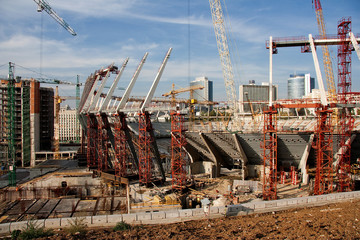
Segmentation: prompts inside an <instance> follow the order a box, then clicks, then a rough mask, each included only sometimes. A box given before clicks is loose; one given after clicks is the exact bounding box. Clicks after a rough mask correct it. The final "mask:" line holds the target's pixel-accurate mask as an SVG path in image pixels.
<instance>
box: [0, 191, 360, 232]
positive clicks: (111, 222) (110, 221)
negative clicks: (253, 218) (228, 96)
mask: <svg viewBox="0 0 360 240" xmlns="http://www.w3.org/2000/svg"><path fill="white" fill-rule="evenodd" d="M350 199H360V191H354V192H344V193H332V194H325V195H319V196H309V197H301V198H289V199H281V200H274V201H257V202H249V203H244V204H237V205H231V206H228V207H225V206H220V207H210V214H209V216H205V214H204V210H203V209H202V208H195V209H183V210H170V211H162V212H145V213H144V212H142V213H131V214H117V215H100V216H88V217H83V219H84V222H85V223H86V224H87V225H88V227H104V226H115V225H116V223H118V222H121V221H124V222H126V223H130V224H161V223H162V224H165V223H174V222H181V221H185V220H195V219H203V218H205V219H206V218H208V217H222V216H225V215H227V216H241V215H249V214H253V213H264V212H274V211H281V210H286V209H290V208H299V207H314V206H322V205H326V204H330V203H336V202H341V201H349V200H350ZM72 221H74V218H52V219H44V220H37V221H36V224H37V225H39V226H44V227H46V228H65V227H68V226H69V225H70V223H72ZM27 223H28V222H27V221H23V222H13V223H4V224H0V234H9V233H11V232H12V231H13V230H16V229H20V230H21V229H24V228H25V227H26V225H27Z"/></svg>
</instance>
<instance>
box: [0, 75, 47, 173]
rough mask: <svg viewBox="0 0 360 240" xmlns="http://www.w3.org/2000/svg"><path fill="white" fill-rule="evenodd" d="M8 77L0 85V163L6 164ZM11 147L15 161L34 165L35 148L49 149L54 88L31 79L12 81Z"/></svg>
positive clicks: (25, 164) (20, 164)
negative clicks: (13, 116)
mask: <svg viewBox="0 0 360 240" xmlns="http://www.w3.org/2000/svg"><path fill="white" fill-rule="evenodd" d="M7 84H8V81H7V80H1V85H0V109H1V111H0V128H1V133H0V144H1V145H0V148H1V150H0V152H1V166H3V167H7V166H8V165H7V146H8V132H9V129H8V128H9V120H8V115H7V114H8V113H7V109H8V101H9V98H8V87H7ZM14 102H15V118H14V119H15V123H14V125H15V135H14V136H15V139H14V140H15V146H16V147H15V149H16V154H15V156H16V165H17V166H21V167H28V166H35V158H36V152H40V151H51V149H52V145H51V143H52V139H53V136H54V90H53V89H52V88H43V87H40V83H39V82H37V81H35V80H20V79H17V81H16V83H15V99H14Z"/></svg>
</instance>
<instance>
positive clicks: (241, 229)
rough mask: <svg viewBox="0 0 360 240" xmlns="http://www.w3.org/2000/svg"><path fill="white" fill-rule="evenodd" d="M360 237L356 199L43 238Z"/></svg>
mask: <svg viewBox="0 0 360 240" xmlns="http://www.w3.org/2000/svg"><path fill="white" fill-rule="evenodd" d="M71 238H73V239H203V240H205V239H360V200H354V201H348V202H341V203H336V204H329V205H326V206H321V207H313V208H302V209H293V210H287V211H282V212H272V213H266V214H254V215H249V216H241V217H223V218H216V219H205V220H196V221H187V222H182V223H175V224H163V225H137V226H132V227H131V229H130V230H125V231H118V232H115V231H113V230H112V229H109V228H108V229H90V230H88V231H87V233H86V235H85V236H79V235H78V236H71V235H70V234H68V233H66V232H65V231H58V232H55V235H54V236H52V237H50V238H46V239H71Z"/></svg>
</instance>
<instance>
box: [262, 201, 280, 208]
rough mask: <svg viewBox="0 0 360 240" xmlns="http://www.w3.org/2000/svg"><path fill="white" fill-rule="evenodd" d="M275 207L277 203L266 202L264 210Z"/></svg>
mask: <svg viewBox="0 0 360 240" xmlns="http://www.w3.org/2000/svg"><path fill="white" fill-rule="evenodd" d="M274 207H277V201H268V202H266V203H265V208H274Z"/></svg>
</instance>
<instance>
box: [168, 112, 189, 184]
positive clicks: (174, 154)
mask: <svg viewBox="0 0 360 240" xmlns="http://www.w3.org/2000/svg"><path fill="white" fill-rule="evenodd" d="M184 132H185V128H184V116H183V115H182V114H180V113H179V112H172V113H171V174H172V188H173V189H182V188H183V187H184V186H185V185H186V152H185V150H184V147H185V145H186V138H185V135H184Z"/></svg>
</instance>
